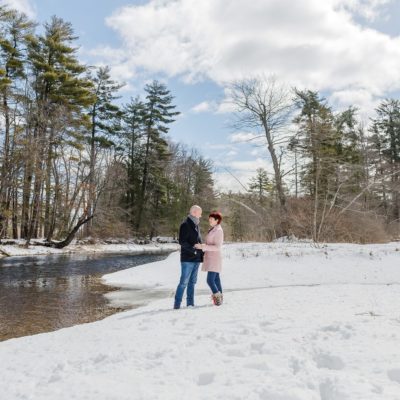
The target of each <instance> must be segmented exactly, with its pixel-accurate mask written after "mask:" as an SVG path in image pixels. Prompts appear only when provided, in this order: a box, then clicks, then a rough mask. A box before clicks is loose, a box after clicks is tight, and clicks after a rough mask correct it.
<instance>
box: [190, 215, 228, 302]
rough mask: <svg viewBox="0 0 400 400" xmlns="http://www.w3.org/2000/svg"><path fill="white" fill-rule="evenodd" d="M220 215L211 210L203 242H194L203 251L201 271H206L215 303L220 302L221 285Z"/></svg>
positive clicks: (221, 239) (221, 232) (222, 236)
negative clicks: (207, 229)
mask: <svg viewBox="0 0 400 400" xmlns="http://www.w3.org/2000/svg"><path fill="white" fill-rule="evenodd" d="M221 221H222V215H221V213H219V212H212V213H211V214H210V215H209V216H208V222H209V224H210V226H211V229H210V230H209V231H208V234H207V236H206V240H205V244H196V245H195V248H196V249H201V250H203V251H204V261H203V266H202V269H201V270H202V271H207V272H208V273H207V284H208V286H210V289H211V291H212V296H211V297H212V299H213V302H214V304H215V305H217V306H220V305H221V304H222V300H223V298H222V286H221V278H220V273H221V267H222V257H221V249H222V243H223V241H224V231H223V230H222V227H221Z"/></svg>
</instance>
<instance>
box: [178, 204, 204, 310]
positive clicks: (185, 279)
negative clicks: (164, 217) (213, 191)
mask: <svg viewBox="0 0 400 400" xmlns="http://www.w3.org/2000/svg"><path fill="white" fill-rule="evenodd" d="M201 213H202V210H201V207H199V206H196V205H194V206H192V207H191V208H190V211H189V215H188V217H187V218H186V220H185V221H183V222H182V224H181V226H180V228H179V244H180V245H181V278H180V280H179V285H178V287H177V288H176V293H175V303H174V308H175V309H178V308H180V307H181V303H182V297H183V293H184V291H185V289H186V287H187V290H186V305H187V306H188V307H189V306H194V285H195V284H196V282H197V272H198V270H199V265H200V263H201V262H202V261H203V252H202V250H197V249H195V247H194V245H195V244H196V243H201V235H200V229H199V223H200V218H201Z"/></svg>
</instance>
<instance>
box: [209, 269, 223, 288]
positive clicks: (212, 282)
mask: <svg viewBox="0 0 400 400" xmlns="http://www.w3.org/2000/svg"><path fill="white" fill-rule="evenodd" d="M207 284H208V286H210V289H211V291H212V292H213V294H215V293H217V292H220V293H222V286H221V279H220V277H219V272H211V271H209V272H208V273H207Z"/></svg>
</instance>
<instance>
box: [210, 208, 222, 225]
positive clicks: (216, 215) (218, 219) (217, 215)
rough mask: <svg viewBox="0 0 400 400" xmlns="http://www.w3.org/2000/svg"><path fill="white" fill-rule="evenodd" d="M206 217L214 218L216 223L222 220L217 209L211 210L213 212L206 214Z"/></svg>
mask: <svg viewBox="0 0 400 400" xmlns="http://www.w3.org/2000/svg"><path fill="white" fill-rule="evenodd" d="M208 218H214V219H215V220H216V221H217V222H218V224H220V223H221V221H222V215H221V213H220V212H218V211H213V212H212V213H211V214H210V215H209V216H208Z"/></svg>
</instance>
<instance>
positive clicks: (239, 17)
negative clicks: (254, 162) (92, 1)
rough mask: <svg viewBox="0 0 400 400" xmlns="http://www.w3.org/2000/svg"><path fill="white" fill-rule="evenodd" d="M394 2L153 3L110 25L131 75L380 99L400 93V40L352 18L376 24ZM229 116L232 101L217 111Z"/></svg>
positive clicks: (121, 14)
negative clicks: (246, 81) (274, 83)
mask: <svg viewBox="0 0 400 400" xmlns="http://www.w3.org/2000/svg"><path fill="white" fill-rule="evenodd" d="M388 2H389V0H325V1H320V0H297V1H295V2H293V1H292V0H269V1H265V0H253V1H251V2H249V1H247V0H235V1H232V0H202V1H201V2H198V1H196V0H175V1H166V0H151V1H149V2H148V3H146V4H143V5H137V6H126V7H123V8H120V9H119V10H117V11H116V12H115V13H114V14H113V15H112V16H110V17H108V18H107V20H106V21H107V24H108V25H109V26H110V27H112V28H113V29H115V30H116V31H117V32H118V33H119V34H120V36H121V38H122V39H123V52H124V55H125V59H124V61H121V62H122V63H124V64H126V65H127V66H128V67H127V70H130V71H135V70H141V71H142V70H146V71H147V72H148V73H149V74H154V73H164V74H165V75H166V76H169V77H171V76H180V77H181V78H182V79H184V80H185V81H191V80H197V79H211V80H213V81H215V82H217V83H219V84H221V85H223V84H224V83H225V82H226V81H229V80H232V79H236V78H241V77H244V76H246V77H248V76H252V75H258V74H275V75H276V77H277V78H278V79H280V80H282V81H284V82H289V83H290V84H291V85H294V86H299V87H307V88H310V89H313V90H320V91H328V92H329V91H330V92H337V93H342V94H343V93H345V92H348V93H350V92H352V91H354V92H356V93H359V92H365V93H368V96H370V97H380V96H385V93H387V92H388V91H389V90H397V89H400V37H395V38H393V37H390V36H389V35H386V34H383V33H381V32H378V31H376V30H373V29H369V28H366V27H362V26H361V25H360V24H359V23H357V22H356V21H355V20H354V18H353V17H354V15H355V14H358V15H363V16H364V17H365V18H368V19H374V18H377V17H378V16H379V15H380V13H381V11H382V10H383V9H384V6H385V5H386V4H388ZM339 98H342V96H338V95H336V100H338V99H339ZM202 107H204V108H205V107H206V105H205V104H203V106H202ZM229 111H232V105H230V104H229V102H222V103H219V104H218V105H217V107H216V110H215V112H229Z"/></svg>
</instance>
